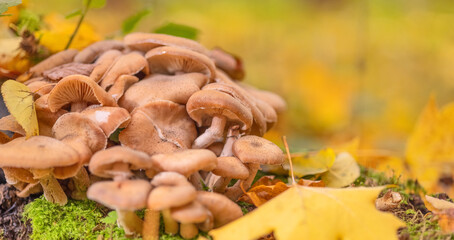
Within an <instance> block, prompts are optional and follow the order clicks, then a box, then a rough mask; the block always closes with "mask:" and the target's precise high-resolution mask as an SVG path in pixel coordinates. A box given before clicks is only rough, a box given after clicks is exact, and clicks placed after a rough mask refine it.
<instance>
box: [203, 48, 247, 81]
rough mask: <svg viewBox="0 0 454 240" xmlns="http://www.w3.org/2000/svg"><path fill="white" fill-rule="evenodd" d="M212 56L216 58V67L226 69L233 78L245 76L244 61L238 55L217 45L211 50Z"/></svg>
mask: <svg viewBox="0 0 454 240" xmlns="http://www.w3.org/2000/svg"><path fill="white" fill-rule="evenodd" d="M210 57H211V58H212V59H213V60H214V63H215V64H216V67H218V68H220V69H222V70H223V71H225V72H226V73H227V74H228V75H229V76H230V77H231V78H233V79H236V80H242V79H243V78H244V69H243V63H242V61H241V59H240V58H238V57H237V56H234V55H232V54H230V53H228V52H226V51H224V50H223V49H221V48H219V47H216V48H214V49H213V50H211V51H210Z"/></svg>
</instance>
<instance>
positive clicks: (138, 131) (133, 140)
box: [119, 100, 197, 155]
mask: <svg viewBox="0 0 454 240" xmlns="http://www.w3.org/2000/svg"><path fill="white" fill-rule="evenodd" d="M196 136H197V131H196V129H195V125H194V122H193V121H192V120H191V119H190V118H189V116H188V115H187V113H186V110H185V107H184V106H183V105H179V104H176V103H173V102H171V101H165V100H158V101H153V102H150V103H148V104H146V105H144V106H141V107H140V108H137V109H135V110H134V112H132V113H131V122H130V123H129V125H128V127H126V128H125V129H124V130H123V131H121V133H120V135H119V140H120V142H121V144H122V145H124V146H128V147H130V148H133V149H136V150H140V151H144V152H146V153H148V154H149V155H153V154H157V153H170V152H174V151H176V150H180V149H187V148H190V147H191V143H192V141H194V139H195V138H196ZM144 139H145V141H144Z"/></svg>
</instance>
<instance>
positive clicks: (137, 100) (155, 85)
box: [118, 73, 208, 112]
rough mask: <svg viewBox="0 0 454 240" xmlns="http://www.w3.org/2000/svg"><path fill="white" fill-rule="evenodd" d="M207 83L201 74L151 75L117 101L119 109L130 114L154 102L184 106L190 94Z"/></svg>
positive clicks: (133, 86)
mask: <svg viewBox="0 0 454 240" xmlns="http://www.w3.org/2000/svg"><path fill="white" fill-rule="evenodd" d="M206 83H208V78H207V77H206V76H205V75H203V74H201V73H187V74H180V75H175V76H169V75H161V74H153V75H151V76H150V77H147V78H145V79H143V80H141V81H139V82H138V83H135V84H133V85H132V86H131V87H130V88H129V89H128V90H127V91H126V92H125V93H124V95H123V97H122V98H120V100H119V101H118V104H119V105H120V106H121V107H124V108H126V109H128V111H130V112H132V110H134V108H136V107H139V106H142V105H145V104H147V103H149V102H151V101H154V100H169V101H172V102H174V103H178V104H186V103H187V102H188V99H189V97H191V95H192V94H194V93H195V92H197V91H199V90H200V88H201V87H202V86H203V85H205V84H206Z"/></svg>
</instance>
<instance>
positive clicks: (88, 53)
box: [74, 40, 125, 63]
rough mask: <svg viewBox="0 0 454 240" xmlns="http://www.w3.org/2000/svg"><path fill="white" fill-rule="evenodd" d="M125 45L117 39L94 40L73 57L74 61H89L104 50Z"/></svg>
mask: <svg viewBox="0 0 454 240" xmlns="http://www.w3.org/2000/svg"><path fill="white" fill-rule="evenodd" d="M124 48H125V45H124V44H123V43H122V42H120V41H117V40H104V41H98V42H95V43H93V44H91V45H89V46H88V47H86V48H84V49H83V50H82V51H80V52H79V53H78V54H77V55H76V56H75V57H74V62H77V63H91V62H93V61H94V60H95V59H96V58H97V57H98V56H99V55H101V54H102V53H104V52H105V51H108V50H112V49H116V50H123V49H124Z"/></svg>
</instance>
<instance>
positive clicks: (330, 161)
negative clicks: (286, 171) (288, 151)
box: [292, 148, 360, 187]
mask: <svg viewBox="0 0 454 240" xmlns="http://www.w3.org/2000/svg"><path fill="white" fill-rule="evenodd" d="M292 161H293V168H294V173H295V175H297V176H307V175H315V174H319V175H320V177H321V179H322V180H323V182H324V183H325V184H326V186H327V187H344V186H347V185H349V184H351V183H352V182H353V181H355V179H356V178H358V177H359V174H360V169H359V166H358V164H357V163H356V161H355V159H354V158H353V156H352V155H351V154H349V153H347V152H341V153H339V154H337V156H336V154H335V152H334V151H333V150H332V149H330V148H327V149H324V150H321V151H320V152H318V153H317V154H316V155H315V156H310V155H309V156H303V157H295V158H293V159H292Z"/></svg>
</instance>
